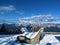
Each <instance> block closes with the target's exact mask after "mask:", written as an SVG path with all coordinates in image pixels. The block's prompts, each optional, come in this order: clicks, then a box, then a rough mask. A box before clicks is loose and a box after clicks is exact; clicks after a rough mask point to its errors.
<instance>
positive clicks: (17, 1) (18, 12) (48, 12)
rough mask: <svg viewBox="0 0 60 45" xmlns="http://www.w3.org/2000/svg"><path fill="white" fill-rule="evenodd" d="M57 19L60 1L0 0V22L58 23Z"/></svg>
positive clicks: (59, 13) (59, 11)
mask: <svg viewBox="0 0 60 45" xmlns="http://www.w3.org/2000/svg"><path fill="white" fill-rule="evenodd" d="M34 16H35V17H37V18H35V17H34ZM33 17H34V18H33ZM41 17H42V18H41ZM48 17H49V18H48ZM46 18H47V19H46ZM59 18H60V0H0V20H7V21H11V22H14V21H15V22H17V21H20V20H23V21H32V22H33V21H35V22H36V21H37V20H38V22H39V21H40V22H55V23H57V22H58V23H60V19H59Z"/></svg>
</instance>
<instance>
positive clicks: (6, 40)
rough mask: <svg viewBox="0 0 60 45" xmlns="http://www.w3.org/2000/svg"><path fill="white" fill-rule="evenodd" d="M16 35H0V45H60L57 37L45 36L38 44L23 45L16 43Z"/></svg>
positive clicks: (22, 44) (23, 44)
mask: <svg viewBox="0 0 60 45" xmlns="http://www.w3.org/2000/svg"><path fill="white" fill-rule="evenodd" d="M19 35H20V34H16V35H0V45H49V44H50V45H60V41H59V40H58V39H56V37H55V36H58V37H60V34H59V35H52V34H49V35H48V34H46V35H45V36H44V37H43V39H42V40H41V41H40V43H39V44H25V43H18V42H16V37H17V36H19Z"/></svg>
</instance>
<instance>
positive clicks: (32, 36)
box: [20, 31, 39, 39]
mask: <svg viewBox="0 0 60 45" xmlns="http://www.w3.org/2000/svg"><path fill="white" fill-rule="evenodd" d="M38 33H39V31H38V32H25V33H23V34H20V36H26V37H27V38H30V39H32V38H34V37H35V36H36V35H37V34H38Z"/></svg>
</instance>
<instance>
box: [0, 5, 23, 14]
mask: <svg viewBox="0 0 60 45" xmlns="http://www.w3.org/2000/svg"><path fill="white" fill-rule="evenodd" d="M12 11H13V12H14V13H17V14H21V15H22V14H23V12H21V11H18V10H17V9H16V7H15V6H13V5H8V6H0V14H5V13H10V12H12Z"/></svg>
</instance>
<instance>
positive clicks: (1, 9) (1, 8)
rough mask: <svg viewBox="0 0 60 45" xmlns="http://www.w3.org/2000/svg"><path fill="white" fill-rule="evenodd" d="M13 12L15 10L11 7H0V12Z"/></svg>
mask: <svg viewBox="0 0 60 45" xmlns="http://www.w3.org/2000/svg"><path fill="white" fill-rule="evenodd" d="M13 10H16V8H15V7H14V6H13V5H9V6H0V11H13Z"/></svg>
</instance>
